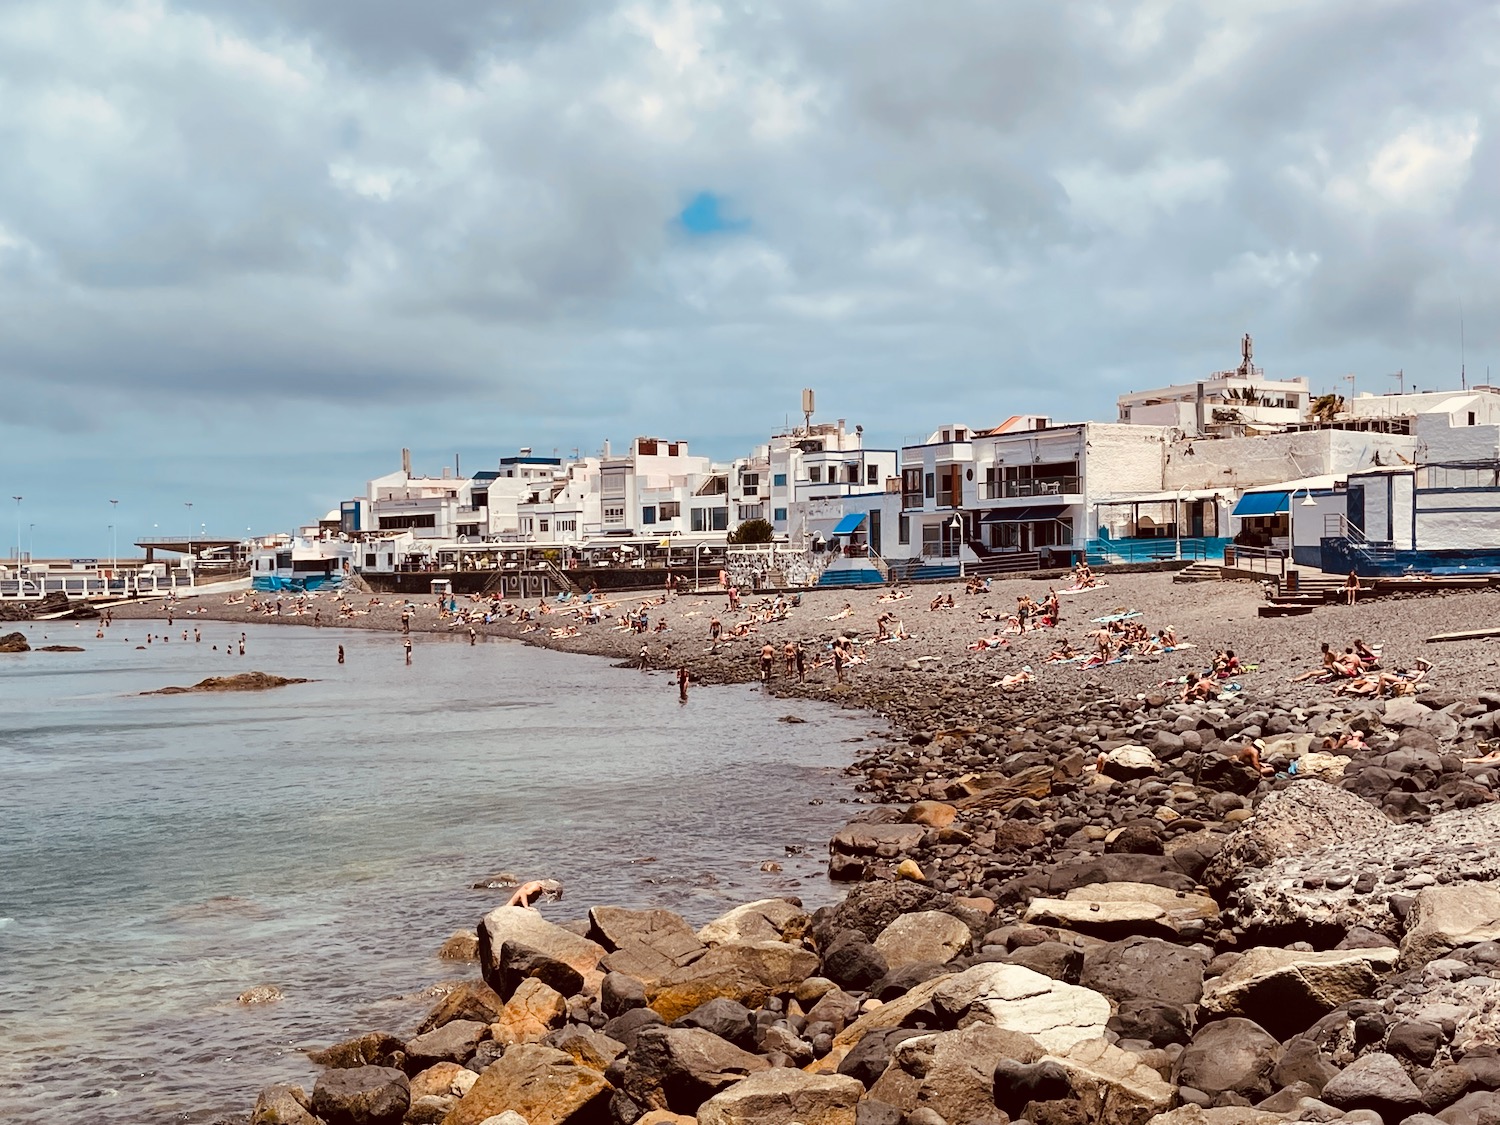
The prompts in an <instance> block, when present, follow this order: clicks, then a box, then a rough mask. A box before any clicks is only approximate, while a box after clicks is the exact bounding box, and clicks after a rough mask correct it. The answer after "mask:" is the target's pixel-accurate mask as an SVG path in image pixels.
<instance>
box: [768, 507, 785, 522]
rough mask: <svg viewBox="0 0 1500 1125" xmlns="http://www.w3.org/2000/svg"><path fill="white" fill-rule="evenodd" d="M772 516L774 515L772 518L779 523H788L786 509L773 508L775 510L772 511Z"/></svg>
mask: <svg viewBox="0 0 1500 1125" xmlns="http://www.w3.org/2000/svg"><path fill="white" fill-rule="evenodd" d="M771 514H772V518H773V519H774V520H775V521H776V522H777V523H786V509H785V508H773V509H771Z"/></svg>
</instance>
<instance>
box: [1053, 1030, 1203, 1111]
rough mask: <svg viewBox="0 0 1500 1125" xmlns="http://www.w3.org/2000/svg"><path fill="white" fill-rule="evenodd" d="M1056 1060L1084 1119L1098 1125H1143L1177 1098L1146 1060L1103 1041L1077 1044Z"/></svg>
mask: <svg viewBox="0 0 1500 1125" xmlns="http://www.w3.org/2000/svg"><path fill="white" fill-rule="evenodd" d="M1044 1061H1045V1060H1044ZM1057 1061H1058V1062H1060V1063H1061V1064H1062V1067H1063V1069H1064V1070H1065V1071H1066V1072H1067V1075H1068V1079H1069V1082H1070V1084H1071V1085H1072V1087H1073V1098H1074V1099H1075V1100H1076V1102H1077V1104H1078V1105H1079V1107H1080V1108H1081V1109H1082V1110H1083V1111H1084V1120H1086V1121H1089V1122H1091V1123H1096V1125H1140V1123H1141V1122H1143V1121H1145V1120H1147V1119H1148V1118H1150V1117H1151V1116H1153V1115H1154V1114H1157V1113H1160V1112H1161V1111H1162V1110H1164V1109H1167V1108H1168V1107H1169V1106H1171V1104H1172V1102H1173V1100H1174V1099H1175V1094H1176V1091H1175V1090H1174V1089H1173V1087H1172V1086H1171V1084H1170V1083H1168V1082H1167V1081H1166V1080H1165V1079H1164V1078H1162V1076H1161V1075H1160V1074H1159V1073H1157V1072H1156V1071H1155V1070H1153V1069H1152V1068H1151V1066H1150V1065H1149V1064H1148V1063H1147V1061H1146V1059H1145V1058H1143V1057H1142V1056H1141V1055H1138V1054H1136V1053H1134V1052H1132V1051H1122V1050H1121V1049H1120V1048H1119V1047H1116V1046H1114V1045H1112V1044H1111V1043H1109V1042H1107V1041H1106V1040H1103V1039H1089V1040H1086V1041H1084V1042H1080V1043H1076V1044H1074V1045H1073V1046H1072V1047H1070V1048H1069V1049H1068V1050H1067V1051H1064V1052H1063V1053H1062V1054H1060V1055H1058V1056H1057Z"/></svg>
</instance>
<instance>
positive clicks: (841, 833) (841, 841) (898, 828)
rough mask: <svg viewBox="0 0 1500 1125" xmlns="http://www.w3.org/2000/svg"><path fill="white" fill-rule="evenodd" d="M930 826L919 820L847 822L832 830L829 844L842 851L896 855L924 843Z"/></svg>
mask: <svg viewBox="0 0 1500 1125" xmlns="http://www.w3.org/2000/svg"><path fill="white" fill-rule="evenodd" d="M926 836H927V829H926V828H925V827H924V826H922V825H920V824H866V823H855V824H846V825H845V826H844V827H843V828H840V829H839V830H838V831H837V832H835V833H834V834H833V839H831V840H830V841H829V842H828V846H829V848H831V849H832V850H833V851H834V852H837V853H839V854H842V855H873V856H882V857H885V858H890V859H894V858H895V857H896V856H899V855H903V854H905V853H906V852H909V851H911V850H912V849H914V848H917V847H919V846H921V843H922V841H923V840H924V839H925V838H926Z"/></svg>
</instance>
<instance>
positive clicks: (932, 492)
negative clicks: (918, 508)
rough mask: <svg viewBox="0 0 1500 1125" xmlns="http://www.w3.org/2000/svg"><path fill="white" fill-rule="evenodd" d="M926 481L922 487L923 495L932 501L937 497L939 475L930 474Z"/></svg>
mask: <svg viewBox="0 0 1500 1125" xmlns="http://www.w3.org/2000/svg"><path fill="white" fill-rule="evenodd" d="M925 479H926V483H924V484H923V486H922V495H924V496H926V497H927V499H929V500H931V499H932V498H933V497H934V496H936V495H937V474H935V473H928V474H927V476H926V478H925Z"/></svg>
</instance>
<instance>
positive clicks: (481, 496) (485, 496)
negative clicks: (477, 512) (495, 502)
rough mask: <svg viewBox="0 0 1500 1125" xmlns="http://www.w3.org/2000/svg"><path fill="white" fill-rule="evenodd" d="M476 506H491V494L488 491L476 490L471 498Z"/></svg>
mask: <svg viewBox="0 0 1500 1125" xmlns="http://www.w3.org/2000/svg"><path fill="white" fill-rule="evenodd" d="M470 502H471V504H472V505H473V506H474V507H476V508H488V507H489V506H490V494H489V493H488V492H476V493H474V494H473V496H472V497H471V500H470Z"/></svg>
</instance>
